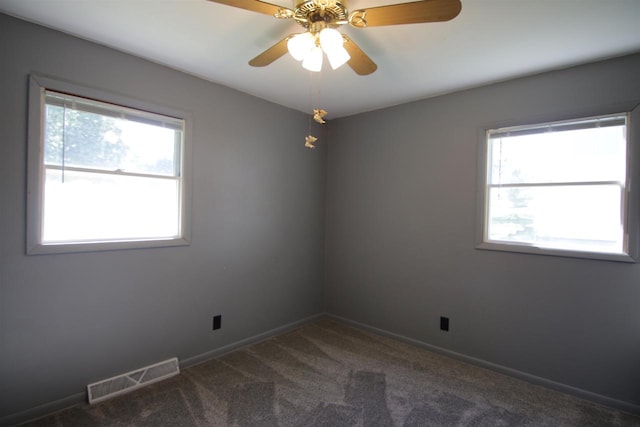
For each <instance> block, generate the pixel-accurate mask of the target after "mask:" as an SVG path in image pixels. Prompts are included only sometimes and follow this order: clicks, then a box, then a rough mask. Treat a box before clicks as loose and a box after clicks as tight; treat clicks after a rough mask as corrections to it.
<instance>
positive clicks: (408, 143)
mask: <svg viewBox="0 0 640 427" xmlns="http://www.w3.org/2000/svg"><path fill="white" fill-rule="evenodd" d="M638 76H640V55H632V56H627V57H623V58H618V59H613V60H609V61H605V62H598V63H594V64H589V65H584V66H579V67H575V68H570V69H565V70H557V71H554V72H549V73H545V74H541V75H536V76H531V77H527V78H522V79H518V80H513V81H509V82H504V83H500V84H495V85H491V86H486V87H482V88H477V89H473V90H468V91H464V92H459V93H455V94H450V95H446V96H442V97H438V98H433V99H429V100H424V101H421V102H415V103H411V104H405V105H401V106H397V107H394V108H389V109H384V110H380V111H375V112H371V113H366V114H361V115H356V116H352V117H348V118H344V119H340V120H337V121H333V122H332V128H331V132H332V135H333V137H332V140H331V144H330V146H329V154H328V170H327V176H328V183H327V243H326V244H327V246H326V255H327V258H326V260H327V267H326V283H325V293H326V307H327V311H328V312H330V313H333V314H335V315H337V316H341V317H344V318H347V319H350V320H352V321H355V322H360V323H362V324H365V325H368V326H371V327H375V328H379V329H381V330H384V331H387V332H390V333H393V334H398V335H401V336H404V337H407V338H410V339H413V340H417V341H419V342H422V343H426V344H428V345H431V346H436V347H438V348H441V349H444V350H446V351H449V352H455V353H459V354H461V355H464V356H465V357H468V358H475V359H478V360H480V361H484V362H488V363H492V364H496V365H499V366H501V367H504V368H508V369H511V370H515V371H519V372H521V373H523V374H526V375H531V376H535V377H540V378H541V379H544V380H546V381H549V383H551V382H557V383H561V384H563V385H565V386H568V387H575V388H577V389H580V390H582V391H584V392H586V394H589V393H594V394H596V395H599V396H595V397H597V398H598V399H599V398H600V397H604V398H605V399H604V400H609V399H611V402H610V403H621V406H628V407H630V408H631V409H633V408H634V405H635V408H638V405H640V310H639V309H638V302H639V301H640V265H638V264H628V263H620V262H606V261H594V260H584V259H572V258H560V257H550V256H539V255H526V254H514V253H505V252H495V251H486V250H478V249H475V243H476V229H475V218H476V212H477V210H478V206H477V205H476V195H477V181H478V158H477V154H478V148H479V139H480V135H481V134H482V130H483V129H484V128H486V127H487V125H496V124H498V125H499V124H501V123H504V124H527V123H535V122H540V121H548V120H553V119H564V118H570V117H580V116H583V115H587V116H588V115H591V114H596V113H604V112H613V111H611V110H616V109H617V108H619V107H620V106H622V105H627V106H628V105H632V104H634V103H635V104H637V103H639V102H640V79H639V78H638ZM634 188H635V190H634V191H640V189H639V188H638V187H637V186H635V187H634ZM440 316H447V317H449V318H450V331H449V332H443V331H440V329H439V325H440V324H439V320H440ZM627 404H630V405H627Z"/></svg>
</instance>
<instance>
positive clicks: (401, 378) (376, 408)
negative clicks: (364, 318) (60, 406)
mask: <svg viewBox="0 0 640 427" xmlns="http://www.w3.org/2000/svg"><path fill="white" fill-rule="evenodd" d="M26 425H29V426H251V427H260V426H265V427H266V426H328V427H329V426H330V427H340V426H407V427H409V426H492V427H494V426H631V425H635V426H639V425H640V417H636V416H633V415H631V414H627V413H624V412H620V411H616V410H614V409H610V408H606V407H602V406H598V405H595V404H593V403H590V402H586V401H583V400H580V399H576V398H574V397H570V396H567V395H564V394H562V393H558V392H555V391H551V390H548V389H545V388H542V387H539V386H536V385H532V384H529V383H526V382H523V381H520V380H516V379H513V378H511V377H508V376H505V375H501V374H498V373H495V372H493V371H488V370H485V369H481V368H478V367H475V366H472V365H468V364H466V363H462V362H459V361H456V360H452V359H449V358H447V357H443V356H440V355H437V354H434V353H431V352H428V351H425V350H423V349H420V348H417V347H414V346H412V345H409V344H407V343H404V342H399V341H396V340H392V339H389V338H386V337H381V336H378V335H374V334H371V333H368V332H365V331H362V330H360V329H356V328H353V327H351V326H348V325H345V324H343V323H340V322H337V321H334V320H332V319H327V318H322V319H318V320H316V321H314V322H312V323H309V324H306V325H304V326H303V327H301V328H299V329H297V330H295V331H293V332H290V333H286V334H283V335H281V336H278V337H274V338H271V339H268V340H266V341H263V342H261V343H258V344H254V345H252V346H249V347H246V348H243V349H241V350H237V351H234V352H232V353H229V354H226V355H224V356H222V357H219V358H217V359H214V360H210V361H208V362H205V363H202V364H200V365H197V366H193V367H190V368H188V369H185V370H183V371H182V373H181V374H180V375H179V376H176V377H173V378H171V379H169V380H166V381H163V382H161V383H157V384H154V385H152V386H149V387H147V388H144V389H141V390H138V391H135V392H133V393H131V394H128V395H125V396H121V397H117V398H114V399H111V400H109V401H105V402H103V403H101V404H98V405H95V406H89V405H79V406H76V407H73V408H70V409H68V410H65V411H62V412H59V413H56V414H53V415H51V416H49V417H46V418H42V419H39V420H36V421H34V422H31V423H28V424H26Z"/></svg>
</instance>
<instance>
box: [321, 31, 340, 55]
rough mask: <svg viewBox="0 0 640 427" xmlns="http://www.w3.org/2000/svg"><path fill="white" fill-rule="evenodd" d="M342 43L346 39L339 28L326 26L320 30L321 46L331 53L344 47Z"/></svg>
mask: <svg viewBox="0 0 640 427" xmlns="http://www.w3.org/2000/svg"><path fill="white" fill-rule="evenodd" d="M342 43H344V40H343V38H342V34H340V33H339V32H338V30H334V29H333V28H325V29H323V30H322V31H320V46H322V49H323V50H324V51H325V52H327V53H329V52H333V51H334V50H337V49H340V48H342Z"/></svg>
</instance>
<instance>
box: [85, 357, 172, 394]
mask: <svg viewBox="0 0 640 427" xmlns="http://www.w3.org/2000/svg"><path fill="white" fill-rule="evenodd" d="M179 373H180V366H179V365H178V359H177V358H176V357H174V358H173V359H169V360H165V361H164V362H160V363H156V364H155V365H150V366H146V367H144V368H141V369H137V370H135V371H131V372H128V373H126V374H122V375H117V376H115V377H113V378H109V379H106V380H102V381H98V382H97V383H93V384H89V385H88V386H87V393H88V394H89V403H91V404H93V403H98V402H101V401H103V400H106V399H110V398H112V397H115V396H118V395H121V394H124V393H129V392H130V391H133V390H135V389H138V388H140V387H144V386H146V385H149V384H153V383H155V382H158V381H160V380H164V379H166V378H169V377H172V376H174V375H178V374H179Z"/></svg>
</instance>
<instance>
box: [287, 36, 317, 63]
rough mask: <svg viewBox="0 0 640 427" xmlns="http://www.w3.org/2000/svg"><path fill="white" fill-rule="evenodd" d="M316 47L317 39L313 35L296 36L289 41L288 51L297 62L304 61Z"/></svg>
mask: <svg viewBox="0 0 640 427" xmlns="http://www.w3.org/2000/svg"><path fill="white" fill-rule="evenodd" d="M315 45H316V41H315V37H314V36H313V35H312V34H311V33H301V34H296V35H295V36H293V37H291V38H290V39H289V40H288V41H287V49H288V50H289V53H290V54H291V56H293V57H294V59H295V60H296V61H302V60H304V59H305V58H306V56H307V55H308V54H309V52H310V51H311V49H312V48H313V47H315Z"/></svg>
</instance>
